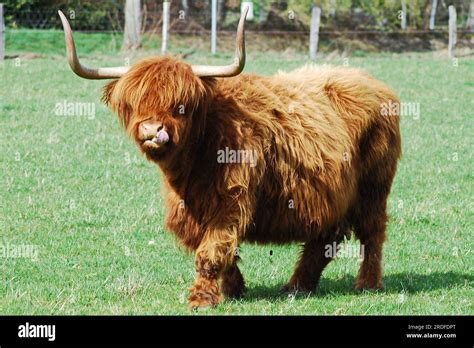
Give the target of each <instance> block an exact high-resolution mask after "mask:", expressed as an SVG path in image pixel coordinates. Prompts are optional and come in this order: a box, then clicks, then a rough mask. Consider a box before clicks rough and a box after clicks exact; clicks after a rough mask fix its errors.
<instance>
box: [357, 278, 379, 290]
mask: <svg viewBox="0 0 474 348" xmlns="http://www.w3.org/2000/svg"><path fill="white" fill-rule="evenodd" d="M355 288H356V290H359V291H363V290H372V291H376V290H382V289H383V286H382V281H381V280H377V279H358V280H357V282H356V284H355Z"/></svg>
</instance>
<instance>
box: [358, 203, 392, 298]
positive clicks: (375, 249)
mask: <svg viewBox="0 0 474 348" xmlns="http://www.w3.org/2000/svg"><path fill="white" fill-rule="evenodd" d="M386 223H387V214H386V213H385V211H380V212H378V214H374V213H373V212H372V213H371V214H370V213H369V214H368V215H366V216H365V217H361V218H360V220H359V221H358V223H357V224H356V226H355V233H356V236H357V237H358V238H359V240H360V243H361V246H362V248H363V251H364V252H363V261H362V265H361V267H360V270H359V276H358V278H357V281H356V289H358V290H362V289H380V288H382V247H383V243H384V241H385V230H386Z"/></svg>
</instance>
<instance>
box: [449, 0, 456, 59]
mask: <svg viewBox="0 0 474 348" xmlns="http://www.w3.org/2000/svg"><path fill="white" fill-rule="evenodd" d="M448 9H449V44H448V55H449V58H454V48H455V46H456V8H455V7H454V6H453V5H450V6H449V8H448Z"/></svg>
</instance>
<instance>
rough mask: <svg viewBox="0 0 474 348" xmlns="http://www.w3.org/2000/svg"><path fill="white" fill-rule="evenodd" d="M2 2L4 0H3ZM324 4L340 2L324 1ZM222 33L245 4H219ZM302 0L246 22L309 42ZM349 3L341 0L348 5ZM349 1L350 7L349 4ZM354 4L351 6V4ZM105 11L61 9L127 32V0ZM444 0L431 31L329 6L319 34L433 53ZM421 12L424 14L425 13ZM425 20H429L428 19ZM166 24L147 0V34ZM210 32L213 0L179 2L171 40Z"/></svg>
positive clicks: (42, 20)
mask: <svg viewBox="0 0 474 348" xmlns="http://www.w3.org/2000/svg"><path fill="white" fill-rule="evenodd" d="M0 1H1V0H0ZM322 1H323V2H322V3H323V4H324V3H326V4H330V3H338V2H332V1H326V2H324V0H322ZM469 1H470V0H468V1H464V2H463V1H458V2H457V5H456V6H457V8H458V9H459V10H458V21H457V35H458V40H459V42H463V41H464V43H466V44H467V45H470V46H474V42H473V39H472V38H473V34H474V28H473V26H474V25H473V24H472V23H471V24H469V21H470V17H469V16H470V12H469V11H470V8H469ZM218 2H219V6H220V7H219V10H218V19H217V23H218V24H217V25H218V32H219V35H227V34H228V35H232V34H234V32H235V28H236V24H237V22H238V20H239V17H240V11H241V2H240V1H237V0H226V1H219V0H218ZM304 2H305V1H304V0H302V1H301V2H297V1H265V0H260V1H259V0H254V1H253V3H252V4H253V8H252V10H253V11H252V12H253V18H252V19H251V20H248V21H247V23H246V29H247V32H248V33H249V34H250V35H252V34H253V35H254V36H255V35H261V36H273V37H290V38H298V39H300V40H306V39H307V37H308V36H309V35H310V21H311V7H310V6H303V5H301V3H304ZM343 2H344V1H339V3H343ZM346 3H348V2H347V1H346ZM349 3H352V2H350V1H349ZM107 4H108V5H107V6H106V7H103V8H90V7H87V6H75V7H68V6H64V5H63V6H60V7H61V10H63V12H65V13H66V15H67V16H68V18H69V20H70V23H71V26H72V28H73V29H74V30H75V31H82V32H114V33H122V32H123V27H124V21H125V14H124V4H123V2H122V1H111V2H108V3H107ZM297 4H300V5H297ZM447 4H448V2H446V1H445V0H439V5H438V9H437V12H436V15H435V16H434V22H435V25H434V27H433V28H432V29H431V30H430V29H428V28H426V16H425V14H424V13H423V11H422V10H418V12H417V14H419V15H418V16H415V15H414V14H413V13H411V12H410V11H412V12H413V11H414V10H413V9H412V10H407V11H408V13H406V14H405V15H406V17H407V22H408V24H407V26H406V28H405V29H401V13H400V8H399V7H397V6H393V7H392V8H386V9H384V10H383V11H382V12H380V11H379V13H374V11H373V10H370V9H368V8H357V7H356V8H354V7H352V5H351V6H349V7H348V6H346V7H342V5H341V7H336V8H335V9H333V10H332V9H331V8H327V6H326V8H324V7H323V9H322V15H321V27H320V29H319V35H320V38H321V40H331V39H338V38H343V39H347V40H352V39H354V40H368V41H374V42H376V43H377V44H376V46H380V47H382V46H384V45H387V44H388V43H389V42H391V43H392V44H393V45H395V46H400V47H401V49H403V47H409V46H411V47H413V46H417V45H419V46H420V47H422V48H425V49H430V45H429V41H430V40H432V39H439V40H445V41H447V37H448V21H449V15H448V11H447ZM420 11H421V12H420ZM423 16H425V17H423ZM5 19H6V26H7V27H8V28H13V29H14V28H31V29H53V28H54V29H61V23H60V20H59V16H58V15H57V11H56V9H51V8H45V9H42V10H40V11H39V10H9V9H8V7H7V8H6V9H5ZM162 21H163V6H162V2H161V1H149V0H142V24H141V25H142V30H141V31H142V33H148V34H153V33H156V34H159V33H160V32H161V26H162ZM210 30H211V1H210V0H208V1H204V0H200V1H199V0H196V1H191V0H189V1H187V0H174V1H172V2H171V8H170V26H169V33H170V36H173V35H190V36H208V35H210Z"/></svg>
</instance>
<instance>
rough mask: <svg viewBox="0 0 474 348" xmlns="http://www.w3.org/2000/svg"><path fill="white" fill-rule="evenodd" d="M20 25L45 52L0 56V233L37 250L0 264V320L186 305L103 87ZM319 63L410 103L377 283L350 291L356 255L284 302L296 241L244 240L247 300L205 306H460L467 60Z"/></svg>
mask: <svg viewBox="0 0 474 348" xmlns="http://www.w3.org/2000/svg"><path fill="white" fill-rule="evenodd" d="M20 34H21V33H20ZM20 34H18V33H17V37H16V38H15V40H13V41H12V40H11V39H10V41H9V42H7V48H11V51H12V52H14V53H21V52H25V51H38V52H40V53H43V54H44V56H43V57H42V58H40V59H33V60H24V59H20V60H7V61H5V62H4V63H2V65H0V67H1V70H0V129H1V137H0V145H1V152H0V173H1V174H0V182H1V185H0V197H1V212H0V243H3V248H4V249H5V247H6V246H10V247H11V246H27V245H32V246H33V248H34V250H36V251H37V252H38V255H37V259H32V258H24V257H22V258H19V257H5V255H4V257H2V258H0V314H190V312H189V311H188V310H187V306H186V297H187V289H188V288H189V287H190V286H191V284H192V282H193V279H194V262H193V257H192V256H191V255H186V253H185V252H184V251H182V250H180V249H179V248H178V247H177V245H176V243H175V241H174V237H173V236H172V235H171V234H169V233H167V232H166V231H165V230H164V228H163V211H162V200H161V197H160V196H159V194H158V193H159V192H160V190H159V185H160V173H159V172H158V170H157V169H156V168H155V166H154V165H152V164H151V163H149V162H147V161H146V160H145V159H144V158H143V157H141V156H140V155H139V153H138V150H137V149H136V148H135V145H134V144H133V143H132V141H131V140H129V139H128V138H126V136H125V135H124V134H123V131H122V130H121V128H120V126H119V124H118V121H117V119H116V117H115V115H113V114H112V113H111V112H110V111H109V110H107V109H106V108H105V107H104V106H102V105H100V102H99V99H100V90H101V87H102V86H103V84H104V83H103V82H100V81H99V82H98V81H86V80H82V79H80V78H78V77H76V76H75V75H74V74H73V73H72V72H71V71H70V70H69V67H68V65H67V63H66V60H65V54H64V53H63V52H62V50H64V48H63V47H64V46H63V42H62V41H61V40H62V36H61V35H58V33H52V34H51V35H52V36H55V37H59V39H57V40H52V41H51V42H49V41H47V42H46V41H45V43H44V44H42V41H41V38H42V36H41V35H36V36H35V35H33V34H34V33H33V34H32V36H31V37H28V38H25V36H24V35H26V34H24V35H23V36H22V35H20ZM12 36H13V35H11V36H10V37H12ZM13 37H14V36H13ZM91 37H92V36H91ZM81 38H82V41H83V42H84V45H85V46H86V49H82V47H83V46H82V45H81V43H80V42H81V40H78V41H79V42H78V44H79V47H81V48H80V53H83V54H85V55H86V57H85V58H87V59H85V60H84V61H85V62H86V63H88V64H90V65H105V64H107V65H115V64H122V62H123V58H124V57H123V56H121V55H120V54H119V53H118V52H117V57H115V58H112V56H113V55H112V53H116V52H112V53H111V54H108V55H107V56H104V55H103V54H104V53H106V50H104V49H103V48H97V47H100V44H98V43H97V42H96V43H95V44H94V42H88V40H89V41H90V39H87V36H86V35H83V36H81ZM109 40H110V38H109ZM25 43H32V45H33V46H28V44H25ZM58 47H60V48H61V50H59V49H58ZM96 48H97V49H96ZM51 52H52V53H51ZM148 53H149V52H142V54H148ZM229 57H230V55H229V54H224V53H223V54H220V55H219V56H218V57H217V58H211V57H209V56H205V55H204V54H194V55H192V56H190V57H188V58H187V59H188V60H189V61H191V62H204V61H206V62H224V61H227V60H228V58H229ZM134 59H135V58H133V57H132V62H133V61H134ZM305 62H306V58H305V57H304V56H303V55H297V54H285V55H280V54H278V53H272V52H266V53H255V52H252V51H250V52H249V56H248V63H247V67H246V71H247V72H258V73H260V74H264V75H270V74H272V73H275V72H276V71H277V70H278V69H284V70H289V69H292V68H296V67H299V66H301V65H303V64H304V63H305ZM331 63H332V64H336V65H340V64H343V63H347V64H348V65H350V66H355V67H363V68H365V69H367V70H368V71H369V72H370V73H371V74H373V75H374V76H375V77H377V78H379V79H381V80H383V81H385V82H386V83H388V84H389V85H390V86H392V87H393V89H394V90H395V91H397V93H399V95H400V97H401V99H402V101H404V102H408V103H419V105H420V115H419V117H415V116H404V117H402V137H403V153H404V155H403V158H402V160H401V162H400V165H399V170H398V174H397V176H396V180H395V183H394V186H393V189H392V194H391V198H390V205H389V206H390V209H389V210H390V216H391V220H390V224H389V228H388V236H389V239H388V241H387V243H386V244H385V258H384V268H385V272H384V286H385V288H384V290H382V291H378V292H363V293H358V292H356V291H355V290H354V286H353V283H354V281H355V277H356V275H357V270H358V261H357V260H355V259H350V258H346V259H344V258H341V259H337V260H336V261H334V262H332V263H331V264H330V265H329V266H328V268H327V269H326V271H325V272H324V274H323V278H322V280H321V284H320V287H319V289H318V291H317V292H316V293H314V294H312V295H310V296H296V298H288V297H286V296H283V295H281V294H280V293H279V288H280V286H281V285H282V284H284V283H285V282H286V281H287V280H288V278H289V277H290V275H291V273H292V270H293V267H294V263H295V262H296V259H297V252H298V246H297V245H291V246H272V245H267V246H254V245H243V248H242V251H241V254H242V259H243V261H242V262H241V264H240V265H241V269H242V272H243V274H244V277H245V278H246V281H247V287H248V290H247V293H246V296H245V297H244V298H243V299H242V300H239V301H235V300H226V301H225V302H223V303H222V304H221V305H220V306H218V307H217V308H216V309H212V310H208V311H207V312H204V313H205V314H285V315H296V314H316V315H318V314H335V315H345V314H362V315H374V314H395V315H396V314H471V315H472V314H474V305H473V293H474V292H473V280H474V275H473V274H474V257H473V250H472V249H473V245H474V243H473V241H474V239H473V227H474V226H473V225H474V216H473V199H472V197H473V186H474V185H473V169H474V165H473V143H472V138H473V137H472V135H473V116H474V112H473V110H474V60H473V59H472V58H461V59H459V60H458V61H457V64H453V62H451V61H450V60H448V59H446V58H444V57H437V56H435V55H433V54H430V53H429V54H405V55H387V54H384V55H379V56H377V55H375V56H374V55H370V56H367V57H363V58H349V59H348V60H347V61H343V60H342V59H335V60H332V61H331ZM64 101H67V102H75V103H93V104H94V107H95V115H94V117H88V116H57V115H56V114H55V107H56V104H57V103H62V102H64ZM348 243H349V244H354V245H356V242H354V241H350V242H348ZM1 250H2V249H0V251H1ZM270 251H272V255H270ZM0 256H1V254H0ZM200 314H202V312H200Z"/></svg>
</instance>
